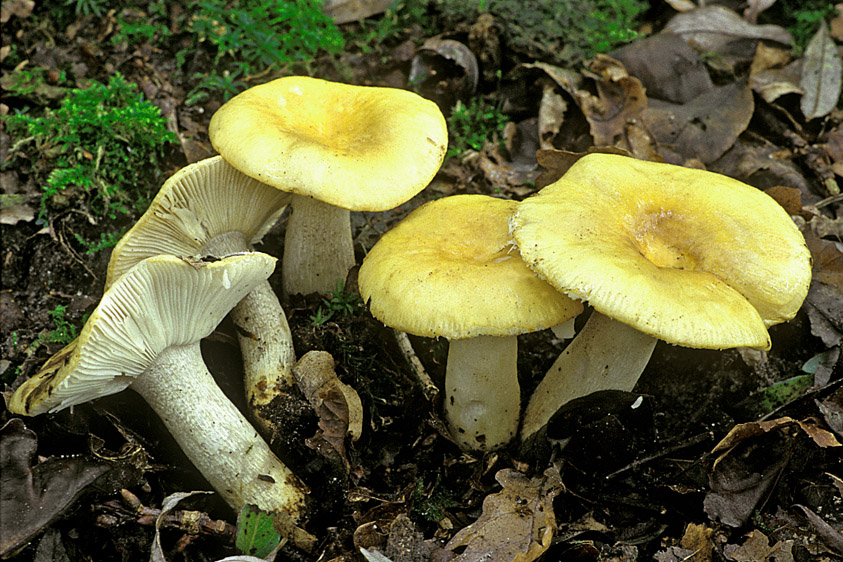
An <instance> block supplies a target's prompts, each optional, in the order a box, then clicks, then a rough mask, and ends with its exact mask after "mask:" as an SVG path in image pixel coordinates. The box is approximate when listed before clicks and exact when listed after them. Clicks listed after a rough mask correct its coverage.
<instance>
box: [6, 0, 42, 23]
mask: <svg viewBox="0 0 843 562" xmlns="http://www.w3.org/2000/svg"><path fill="white" fill-rule="evenodd" d="M33 8H35V0H3V4H2V6H0V23H6V22H7V21H9V20H10V19H11V18H12V16H17V17H19V18H28V17H29V16H30V15H31V14H32V9H33Z"/></svg>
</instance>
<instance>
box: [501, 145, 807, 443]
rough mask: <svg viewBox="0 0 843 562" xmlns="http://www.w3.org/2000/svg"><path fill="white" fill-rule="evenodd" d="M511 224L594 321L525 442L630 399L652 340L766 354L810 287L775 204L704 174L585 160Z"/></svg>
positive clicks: (560, 364) (532, 406) (559, 372)
mask: <svg viewBox="0 0 843 562" xmlns="http://www.w3.org/2000/svg"><path fill="white" fill-rule="evenodd" d="M510 222H511V224H510V226H511V230H512V234H513V236H514V238H515V241H516V243H517V245H518V248H519V249H520V251H521V256H522V258H523V259H524V261H525V262H527V264H528V265H529V266H530V267H531V268H532V269H533V270H534V271H536V272H537V273H538V274H539V275H540V276H541V277H542V278H543V279H546V280H547V281H548V282H549V283H550V284H551V285H553V286H554V287H555V288H556V289H557V290H558V291H560V292H562V293H564V294H567V295H569V296H572V297H574V298H578V299H582V300H584V301H588V302H589V303H590V304H591V306H592V307H593V309H594V312H593V313H592V316H591V318H590V319H589V320H588V322H587V323H586V326H585V327H584V328H583V330H582V331H581V332H580V334H579V335H577V337H576V338H575V339H574V341H573V342H571V344H570V345H569V346H568V347H567V348H566V350H565V351H564V352H563V353H562V354H561V355H560V357H559V358H558V359H557V361H556V362H555V363H554V365H553V366H552V367H551V368H550V370H549V371H548V372H547V374H546V376H545V377H544V379H543V380H542V381H541V383H540V384H539V386H538V388H537V389H536V391H535V393H534V394H533V396H532V397H531V399H530V401H529V404H528V406H527V408H526V411H525V414H524V421H523V424H522V428H521V435H522V438H523V439H526V438H528V437H529V436H530V435H532V434H534V433H535V432H536V431H538V430H539V429H541V428H542V427H543V426H544V425H545V424H546V423H547V421H548V419H549V418H550V417H551V416H552V414H553V413H554V412H555V411H556V410H557V409H558V408H559V407H561V406H562V405H563V404H565V403H566V402H568V401H570V400H572V399H574V398H577V397H580V396H584V395H585V394H589V393H591V392H595V391H597V390H603V389H616V390H627V391H629V390H632V388H633V387H634V385H635V383H636V381H637V380H638V377H639V376H640V374H641V372H642V371H643V369H644V367H645V366H646V364H647V362H648V360H649V358H650V354H651V353H652V351H653V347H654V345H655V342H656V339H661V340H664V341H666V342H668V343H671V344H675V345H682V346H686V347H694V348H705V349H724V348H730V347H751V348H757V349H769V348H770V336H769V334H768V333H767V328H768V327H769V326H772V325H773V324H778V323H780V322H784V321H786V320H789V319H791V318H793V317H794V316H795V315H796V313H797V311H798V310H799V307H800V306H801V304H802V301H803V300H804V298H805V295H806V294H807V291H808V285H809V284H810V281H811V256H810V253H809V252H808V249H807V247H806V245H805V240H804V239H803V237H802V234H801V233H800V232H799V230H798V228H797V227H796V226H795V224H794V223H793V221H792V220H791V219H790V217H789V216H788V215H787V213H786V212H785V211H784V210H783V209H782V208H781V207H780V206H779V205H778V203H776V202H775V201H774V200H773V199H772V198H771V197H769V196H768V195H766V194H765V193H763V192H761V191H759V190H758V189H756V188H754V187H751V186H749V185H746V184H744V183H741V182H740V181H737V180H734V179H732V178H729V177H726V176H723V175H720V174H715V173H712V172H707V171H702V170H695V169H689V168H683V167H681V166H674V165H670V164H661V163H653V162H643V161H639V160H635V159H633V158H629V157H625V156H619V155H613V154H589V155H587V156H584V157H582V158H581V159H580V160H578V161H577V162H576V163H575V164H574V165H573V166H572V167H571V168H570V169H569V170H568V172H567V173H566V174H565V175H564V176H563V177H562V178H561V179H559V180H558V181H557V182H555V183H553V184H551V185H549V186H547V187H546V188H544V189H542V190H541V191H540V192H539V193H538V194H537V195H536V196H534V197H530V198H528V199H526V200H524V201H522V202H521V203H519V204H518V207H517V210H516V212H515V214H514V215H513V217H512V219H511V221H510Z"/></svg>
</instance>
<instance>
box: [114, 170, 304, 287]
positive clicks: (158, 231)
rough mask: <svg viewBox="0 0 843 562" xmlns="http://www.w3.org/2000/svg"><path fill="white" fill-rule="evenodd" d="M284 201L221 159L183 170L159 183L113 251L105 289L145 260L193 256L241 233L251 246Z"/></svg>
mask: <svg viewBox="0 0 843 562" xmlns="http://www.w3.org/2000/svg"><path fill="white" fill-rule="evenodd" d="M289 200H290V195H289V194H288V193H284V192H283V191H278V190H277V189H275V188H273V187H270V186H268V185H266V184H263V183H261V182H259V181H257V180H255V179H252V178H250V177H249V176H247V175H245V174H242V173H241V172H239V171H237V170H236V169H235V168H234V167H233V166H231V165H230V164H228V163H227V162H226V161H225V160H223V159H222V157H220V156H214V157H211V158H206V159H205V160H201V161H199V162H196V163H193V164H190V165H188V166H185V167H184V168H182V169H180V170H179V171H178V172H176V173H175V174H173V175H172V176H171V177H170V178H169V179H167V181H165V182H164V185H163V186H162V187H161V189H160V190H159V191H158V194H157V195H156V196H155V198H154V199H153V200H152V203H150V205H149V208H148V209H147V210H146V212H145V213H144V214H143V216H142V217H141V218H140V219H139V220H138V222H137V223H135V225H134V226H133V227H132V228H131V229H130V230H129V231H128V232H127V233H126V234H125V235H124V236H123V237H122V238H121V239H120V241H119V242H118V243H117V245H116V246H115V248H114V250H113V251H112V253H111V259H110V261H109V262H108V272H107V274H106V281H105V288H106V290H107V289H108V288H109V287H110V286H111V285H112V283H114V281H115V280H116V279H117V278H118V277H120V276H121V275H123V274H124V273H126V272H127V271H128V270H129V269H130V268H131V267H132V266H134V265H136V264H137V263H138V262H140V261H142V260H144V259H146V258H150V257H152V256H157V255H161V254H170V255H174V256H193V255H198V254H199V253H200V252H201V251H202V247H203V246H204V245H205V244H207V243H208V242H210V241H211V240H212V239H214V238H215V237H217V236H220V235H223V234H226V233H231V232H237V233H242V235H243V237H244V239H245V242H246V243H247V244H256V243H258V242H259V241H260V240H261V239H262V238H263V236H264V235H265V234H266V232H267V231H268V230H269V229H270V228H271V227H272V225H274V224H275V222H276V221H277V220H278V218H279V217H280V216H281V214H282V213H283V212H284V209H285V208H286V206H287V204H288V203H289ZM244 249H245V248H244Z"/></svg>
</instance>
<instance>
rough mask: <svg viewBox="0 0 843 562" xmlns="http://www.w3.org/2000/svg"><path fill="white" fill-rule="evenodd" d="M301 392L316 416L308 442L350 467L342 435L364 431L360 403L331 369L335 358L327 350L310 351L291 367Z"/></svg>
mask: <svg viewBox="0 0 843 562" xmlns="http://www.w3.org/2000/svg"><path fill="white" fill-rule="evenodd" d="M293 375H294V376H295V377H296V382H297V383H298V385H299V389H301V392H302V394H303V395H304V397H305V398H306V399H307V401H308V402H310V404H311V406H313V409H314V410H315V411H316V415H317V416H318V417H319V430H318V431H317V432H316V435H314V436H313V437H311V438H310V439H309V440H308V445H309V446H311V447H312V448H314V449H316V450H317V451H319V452H320V453H322V454H323V455H326V456H333V455H338V456H339V458H340V459H341V460H342V463H343V465H344V466H345V469H346V471H347V470H348V467H349V462H348V458H347V456H346V450H345V438H346V436H349V437H351V440H352V441H356V440H357V439H358V438H359V437H360V434H361V432H362V431H363V406H362V404H361V402H360V397H359V396H358V395H357V392H356V391H355V390H354V389H353V388H351V387H350V386H348V385H347V384H344V383H343V382H342V381H340V379H339V378H338V377H337V373H336V371H334V358H333V357H332V356H331V354H330V353H328V352H326V351H309V352H307V353H306V354H304V355H303V356H302V358H301V359H299V361H298V363H296V366H295V367H293Z"/></svg>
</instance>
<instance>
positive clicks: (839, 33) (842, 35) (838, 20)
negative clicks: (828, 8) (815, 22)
mask: <svg viewBox="0 0 843 562" xmlns="http://www.w3.org/2000/svg"><path fill="white" fill-rule="evenodd" d="M834 7H835V8H836V9H837V15H836V16H834V18H832V20H831V23H830V27H831V29H830V30H829V33H830V35H831V38H832V39H834V40H835V41H843V4H835V6H834Z"/></svg>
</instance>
